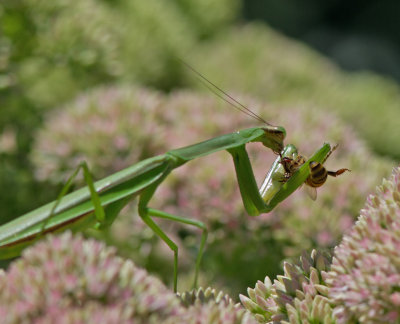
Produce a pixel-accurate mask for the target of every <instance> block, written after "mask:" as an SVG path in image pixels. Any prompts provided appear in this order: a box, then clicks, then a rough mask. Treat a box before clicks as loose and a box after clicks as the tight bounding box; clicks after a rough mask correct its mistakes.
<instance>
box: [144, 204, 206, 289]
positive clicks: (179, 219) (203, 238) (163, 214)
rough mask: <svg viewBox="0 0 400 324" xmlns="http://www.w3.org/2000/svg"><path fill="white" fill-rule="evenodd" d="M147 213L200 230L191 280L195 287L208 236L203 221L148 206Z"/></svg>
mask: <svg viewBox="0 0 400 324" xmlns="http://www.w3.org/2000/svg"><path fill="white" fill-rule="evenodd" d="M148 213H149V215H151V216H154V217H159V218H164V219H169V220H171V221H175V222H179V223H183V224H188V225H193V226H196V227H197V228H199V229H200V230H201V242H200V248H199V252H198V253H197V258H196V269H195V276H194V282H193V288H196V287H197V279H198V275H199V269H200V263H201V259H202V257H203V252H204V246H205V244H206V241H207V236H208V230H207V227H206V226H205V225H204V223H203V222H200V221H197V220H192V219H188V218H184V217H180V216H176V215H173V214H169V213H166V212H163V211H161V210H157V209H152V208H149V209H148Z"/></svg>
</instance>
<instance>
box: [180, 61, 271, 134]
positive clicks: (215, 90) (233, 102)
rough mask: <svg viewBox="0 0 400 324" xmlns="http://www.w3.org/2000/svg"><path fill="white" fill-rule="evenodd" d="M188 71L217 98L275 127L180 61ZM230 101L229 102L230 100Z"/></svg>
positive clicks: (187, 64)
mask: <svg viewBox="0 0 400 324" xmlns="http://www.w3.org/2000/svg"><path fill="white" fill-rule="evenodd" d="M179 60H180V61H181V62H182V63H183V64H184V65H185V66H186V67H187V68H188V69H190V70H191V71H192V72H194V73H195V74H196V76H197V77H198V79H199V80H200V82H201V83H202V84H203V85H204V86H205V87H207V88H208V89H209V90H210V91H211V92H212V93H214V94H215V95H216V96H217V97H219V98H221V99H222V100H224V101H225V102H227V103H228V104H230V105H231V106H233V107H234V108H236V109H237V110H239V111H241V112H242V113H244V114H246V115H247V116H250V117H252V118H254V119H255V120H258V121H259V122H262V123H264V124H266V125H268V126H273V125H271V124H270V123H268V122H267V121H266V120H265V119H264V118H262V117H261V116H259V115H257V114H256V113H255V112H254V111H252V110H250V109H249V108H247V107H246V106H245V105H243V104H242V103H241V102H239V101H238V100H236V99H235V98H233V97H232V96H231V95H230V94H229V93H227V92H225V91H224V90H222V89H221V88H220V87H218V86H217V85H216V84H215V83H213V82H211V81H210V80H208V79H207V78H206V77H205V76H204V75H203V74H201V73H200V72H199V71H197V70H196V69H195V68H194V67H193V66H191V65H190V64H189V63H187V62H185V61H184V60H182V59H179ZM227 98H228V99H229V100H228V99H227Z"/></svg>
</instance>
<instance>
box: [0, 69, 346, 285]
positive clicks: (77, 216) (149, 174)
mask: <svg viewBox="0 0 400 324" xmlns="http://www.w3.org/2000/svg"><path fill="white" fill-rule="evenodd" d="M189 68H190V69H192V70H193V68H192V67H190V66H189ZM193 71H194V72H195V73H196V74H197V75H198V76H199V77H201V78H202V79H204V80H206V81H207V82H208V84H209V85H212V86H213V87H214V89H217V90H218V91H219V92H220V94H218V93H217V95H218V96H220V97H222V96H221V93H222V94H223V95H225V96H226V97H228V98H229V99H231V100H232V101H233V102H231V101H228V100H227V99H226V98H224V97H222V99H224V100H225V101H227V102H228V103H230V104H231V105H232V106H233V107H235V108H237V109H239V110H240V111H242V112H244V113H246V114H248V115H250V116H251V117H253V118H255V119H257V120H258V121H260V122H262V123H264V126H262V127H253V128H248V129H244V130H240V131H237V132H234V133H230V134H225V135H221V136H218V137H215V138H212V139H209V140H206V141H203V142H200V143H197V144H194V145H190V146H186V147H183V148H178V149H174V150H171V151H169V152H167V153H165V154H163V155H158V156H155V157H152V158H148V159H145V160H143V161H140V162H138V163H136V164H134V165H132V166H130V167H128V168H126V169H124V170H122V171H119V172H117V173H114V174H112V175H110V176H108V177H106V178H104V179H102V180H99V181H96V182H94V181H93V179H92V175H91V173H90V171H89V168H88V165H87V164H86V163H85V162H82V163H81V164H80V165H79V166H78V168H76V170H75V171H74V172H73V173H72V175H71V176H70V178H69V179H68V180H67V182H66V184H65V186H64V187H63V189H62V190H61V192H60V194H59V196H58V198H57V199H56V200H55V201H53V202H50V203H48V204H46V205H44V206H42V207H39V208H37V209H35V210H33V211H31V212H28V213H26V214H25V215H22V216H21V217H19V218H16V219H14V220H13V221H11V222H9V223H7V224H4V225H2V226H1V227H0V259H9V258H12V257H15V256H18V255H20V253H21V251H22V250H23V249H24V248H25V247H27V246H29V245H31V244H33V243H34V242H35V241H36V240H37V239H38V238H40V237H42V236H44V235H45V234H46V233H49V232H57V231H61V230H64V229H71V230H74V231H78V230H84V229H86V228H89V227H94V228H96V229H103V228H106V227H108V226H111V224H112V223H113V221H114V220H115V218H116V217H117V216H118V214H119V212H120V211H121V209H122V208H123V207H124V206H125V205H127V204H128V203H129V202H130V201H131V200H132V199H133V198H134V197H137V196H138V198H139V201H138V213H139V215H140V217H141V218H142V220H143V221H144V222H145V223H146V224H147V225H148V226H149V227H150V228H151V229H152V230H153V231H154V233H156V234H157V235H158V236H159V237H160V238H161V239H162V240H163V241H164V242H165V243H166V244H167V245H168V247H169V248H170V249H171V250H172V251H173V254H174V279H173V280H174V283H173V285H174V291H175V292H176V291H177V282H178V246H177V245H176V244H175V243H174V242H173V241H172V240H171V239H170V238H169V237H168V236H167V235H166V233H165V232H164V231H163V230H162V229H161V228H160V227H159V226H158V225H157V223H155V222H154V220H153V218H163V219H167V220H171V221H174V222H179V223H183V224H188V225H192V226H195V227H197V228H199V229H200V230H201V233H202V234H201V241H200V246H199V250H198V253H197V258H196V263H195V278H194V286H195V287H196V285H197V280H198V274H199V268H200V263H201V259H202V256H203V252H204V247H205V244H206V240H207V234H208V232H207V228H206V226H205V225H204V224H203V223H202V222H200V221H198V220H192V219H189V218H185V217H181V216H177V215H173V214H170V213H166V212H164V211H161V210H157V209H153V208H151V207H149V202H150V200H151V198H152V197H153V195H154V193H155V191H156V189H157V187H158V186H159V185H160V184H161V183H162V182H163V181H164V180H165V178H166V177H167V176H168V175H169V173H170V172H172V171H173V170H174V169H175V168H178V167H180V166H182V165H184V164H185V163H187V162H189V161H190V160H193V159H196V158H200V157H202V156H205V155H208V154H212V153H214V152H217V151H222V150H226V151H227V152H228V153H229V154H230V155H231V156H232V159H233V163H234V166H235V172H236V176H237V182H238V185H239V189H240V194H241V197H242V200H243V205H244V207H245V209H246V212H247V213H248V214H249V215H250V216H257V215H259V214H261V213H268V212H270V211H271V210H272V209H274V208H275V207H276V206H277V205H278V204H279V203H280V202H282V201H283V200H285V199H286V198H287V197H288V196H289V195H291V194H292V193H293V192H294V191H295V190H296V189H297V188H299V187H300V186H301V185H302V184H304V183H305V182H307V183H308V180H309V179H310V177H312V169H313V168H312V167H311V166H312V165H313V164H315V163H316V164H318V165H320V166H321V167H322V164H323V163H324V162H325V160H326V159H327V158H328V157H329V155H330V153H331V152H332V149H331V146H330V145H329V144H327V143H325V144H323V145H322V147H321V148H320V149H318V150H317V151H316V152H315V153H314V154H313V156H312V157H311V158H310V159H308V160H307V161H306V160H305V159H304V160H301V159H300V158H302V157H301V155H299V153H298V151H297V149H296V147H295V146H294V145H286V146H285V145H284V139H285V136H286V131H285V129H284V128H283V127H279V126H273V125H271V124H269V123H267V122H266V121H265V120H263V119H262V118H261V117H260V116H258V115H256V114H255V113H254V112H252V111H251V110H249V109H248V108H247V107H245V106H243V105H242V104H240V103H239V102H238V101H236V100H235V99H233V98H232V97H231V96H229V95H228V94H227V93H226V92H224V91H223V90H221V89H220V88H219V87H217V86H216V85H215V84H213V83H212V82H210V81H208V80H207V79H206V78H205V77H204V76H202V75H201V74H200V73H199V72H197V71H196V70H193ZM213 92H214V91H213ZM250 142H259V143H261V144H262V145H263V146H264V147H267V148H269V149H271V150H272V152H274V154H276V155H277V158H276V160H275V162H274V163H273V164H272V166H271V168H270V170H269V172H268V174H267V176H266V178H265V180H264V182H263V184H262V186H261V187H260V188H258V187H257V183H256V180H255V177H254V174H253V170H252V166H251V163H250V160H249V157H248V154H247V152H246V144H248V143H250ZM300 160H301V162H299V161H300ZM322 169H323V170H325V169H324V168H323V167H322ZM80 170H82V172H83V176H84V180H85V183H86V186H85V187H83V188H81V189H78V190H76V191H74V192H72V193H68V191H69V189H70V187H71V184H72V183H73V181H74V179H75V177H76V175H77V174H78V172H79V171H80ZM346 170H347V169H340V170H338V171H336V172H333V171H326V170H325V173H326V174H325V175H321V174H319V177H320V178H321V177H325V180H326V175H333V176H337V175H339V174H341V173H343V172H344V171H346ZM325 180H324V181H323V182H325ZM323 182H322V183H323Z"/></svg>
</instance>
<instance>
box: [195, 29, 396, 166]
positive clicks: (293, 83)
mask: <svg viewBox="0 0 400 324" xmlns="http://www.w3.org/2000/svg"><path fill="white" fill-rule="evenodd" d="M203 57H207V58H208V59H207V60H203V59H202V58H203ZM191 61H193V62H196V66H197V68H198V69H199V70H200V71H202V73H203V74H205V75H207V76H208V77H209V78H210V79H211V80H213V82H215V83H217V84H219V85H222V86H223V87H224V88H225V89H234V90H236V91H241V92H245V93H248V94H254V95H256V96H257V97H259V98H262V99H263V100H265V101H266V102H268V103H269V104H279V103H285V104H294V105H296V103H297V102H299V101H301V102H304V103H305V102H308V103H309V105H317V106H318V107H321V108H322V109H325V110H326V111H333V112H335V113H337V114H338V115H339V116H341V117H343V118H344V120H345V121H348V122H349V123H350V124H351V125H353V126H354V127H355V129H356V130H357V131H358V132H359V133H360V134H361V136H363V137H364V138H365V139H366V140H367V141H368V142H369V144H370V145H371V147H372V148H373V149H374V151H376V152H377V153H379V154H383V155H387V156H391V157H394V158H396V159H399V158H400V146H399V145H398V139H399V138H400V127H399V120H400V88H399V86H398V84H397V83H395V82H392V81H391V80H388V79H384V78H382V77H379V76H377V75H374V74H371V73H368V72H362V73H361V72H359V73H343V72H341V71H340V70H339V69H338V68H337V67H336V66H335V65H334V64H332V62H330V61H328V60H327V59H325V58H324V57H322V56H320V55H319V54H317V53H316V52H314V51H312V50H310V49H309V48H307V47H305V46H304V45H303V44H301V43H297V42H294V41H291V40H289V39H287V38H285V37H282V35H280V34H277V33H276V32H274V31H272V30H270V29H268V28H266V26H265V25H260V24H250V25H247V26H246V27H244V28H243V27H242V28H233V29H231V30H229V31H227V32H226V33H221V34H220V35H219V37H218V38H215V39H213V40H212V41H210V42H207V43H205V44H202V46H199V48H196V51H194V52H193V54H192V55H191ZM189 73H190V72H189ZM274 122H275V123H279V124H280V125H285V120H281V119H279V117H278V118H277V119H276V120H274Z"/></svg>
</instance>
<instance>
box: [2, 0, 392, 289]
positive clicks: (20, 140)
mask: <svg viewBox="0 0 400 324" xmlns="http://www.w3.org/2000/svg"><path fill="white" fill-rule="evenodd" d="M399 9H400V4H399V3H398V2H396V1H385V2H381V1H377V0H376V1H355V2H352V3H350V4H349V3H348V2H345V1H325V2H320V1H316V0H308V1H296V0H285V1H282V0H280V1H277V0H270V1H261V0H242V1H240V0H220V1H214V0H196V1H190V0H170V1H168V2H167V1H159V0H147V1H140V0H103V1H101V0H79V1H78V0H74V1H71V0H69V1H65V0H54V1H51V2H49V1H45V0H1V1H0V109H1V112H0V185H1V186H0V204H1V206H2V212H1V214H0V215H1V216H0V223H5V222H7V221H9V220H11V219H13V218H15V217H17V216H19V215H21V214H23V213H25V212H27V211H29V210H31V209H33V208H36V207H38V206H40V205H42V204H44V203H45V202H48V201H51V200H53V199H54V198H55V197H56V195H57V192H58V191H59V190H60V189H61V187H62V183H63V181H65V179H66V178H67V177H68V176H69V175H70V174H71V172H72V171H73V170H74V168H75V167H76V166H77V164H78V163H79V162H80V161H82V160H86V161H87V162H88V163H89V165H90V166H91V168H92V171H93V174H94V176H95V178H96V179H100V178H102V177H104V176H106V175H109V174H112V173H113V172H115V171H117V170H120V169H122V168H124V167H126V166H129V165H131V164H134V163H136V162H137V161H140V160H142V159H144V158H147V157H150V156H154V155H157V154H161V153H164V152H166V151H168V150H170V149H172V148H176V147H180V146H185V145H189V144H193V143H196V142H199V141H202V140H205V139H207V138H211V137H214V136H217V135H220V134H223V133H230V132H233V131H235V130H237V129H241V128H245V127H252V126H256V125H257V123H255V121H254V120H249V118H248V117H246V116H245V115H242V114H240V113H238V112H236V111H235V110H233V109H232V107H230V106H229V105H228V104H226V103H225V102H223V101H221V100H220V99H218V98H216V97H215V96H214V95H213V94H212V93H211V92H210V91H209V90H207V89H205V88H204V87H202V85H201V84H200V83H199V82H198V80H197V79H196V76H195V75H194V74H193V73H192V72H191V71H190V70H188V69H187V68H185V67H184V66H183V65H182V64H181V63H180V62H179V61H178V60H177V58H182V59H184V60H185V61H187V62H189V63H190V64H191V65H193V66H194V67H195V68H196V69H197V70H198V71H200V72H201V73H203V74H204V75H205V76H207V78H209V79H210V80H211V81H212V82H214V83H216V84H217V85H219V86H220V87H222V88H223V89H224V90H226V91H228V92H229V93H231V94H232V95H233V96H234V97H235V98H237V99H239V100H240V101H241V102H242V103H244V104H245V105H246V106H248V107H250V108H251V109H252V110H254V111H255V112H256V113H258V114H259V115H261V116H262V117H263V118H264V119H266V120H267V121H269V122H271V123H272V124H274V125H282V126H284V127H285V128H286V131H287V133H288V139H287V143H293V144H295V145H296V146H297V147H298V148H299V149H300V151H301V152H302V154H304V155H306V156H307V155H311V154H312V153H313V152H314V151H315V150H316V149H317V148H319V147H320V146H321V144H322V143H323V142H325V141H328V142H331V143H338V144H339V149H338V150H337V151H336V152H335V153H334V154H333V155H332V157H331V158H330V159H329V160H328V161H327V163H326V166H327V168H329V169H332V170H336V169H339V168H349V169H351V170H352V172H351V173H349V174H345V175H343V176H341V177H339V178H337V179H329V181H328V182H327V184H326V185H324V186H323V187H322V188H321V189H319V192H318V199H317V201H316V202H312V201H311V200H310V199H309V198H308V197H307V196H306V195H304V194H303V192H302V190H298V191H297V192H296V193H295V194H293V196H292V197H290V198H289V199H287V200H286V201H285V202H284V203H282V204H281V205H280V206H278V208H277V209H276V210H275V211H273V212H272V213H270V214H267V215H262V216H260V217H257V218H249V217H248V216H247V215H246V214H245V212H244V208H243V206H242V203H241V199H240V196H239V193H238V189H237V184H236V181H235V178H234V170H233V165H232V162H231V161H230V159H229V156H228V154H227V153H226V152H221V153H218V154H215V155H212V156H210V157H207V158H202V159H198V160H196V161H193V162H191V163H189V164H187V165H186V166H185V167H183V168H181V169H179V170H177V172H175V173H174V174H173V175H172V176H171V177H169V178H168V181H166V183H165V184H164V185H162V186H161V187H160V188H159V190H158V191H157V192H156V196H155V198H154V202H153V203H152V207H157V208H160V209H163V210H166V211H169V212H172V213H176V214H177V215H182V216H187V217H192V218H197V219H200V220H202V221H203V222H205V223H206V224H207V226H208V228H209V229H210V237H209V240H208V245H207V248H206V253H205V256H204V261H203V263H202V274H201V283H202V285H205V286H207V285H212V286H214V287H219V288H222V289H224V290H225V291H226V292H229V293H231V294H232V295H233V296H234V297H235V294H237V293H238V292H242V293H243V292H244V291H245V289H246V287H248V286H254V283H255V281H256V280H258V279H260V280H262V279H263V278H264V276H266V275H269V276H275V275H276V274H279V273H282V270H281V269H282V262H283V260H287V259H293V258H294V259H297V258H298V257H299V255H300V254H301V253H302V251H311V249H312V248H315V247H318V248H321V249H331V248H332V247H333V246H335V245H336V244H337V242H338V241H339V240H340V238H341V236H342V235H343V233H344V231H346V230H348V229H349V227H350V226H351V224H352V223H353V222H354V220H355V219H356V217H357V216H358V213H359V210H360V208H362V206H363V204H364V202H365V199H366V197H367V195H368V194H369V193H372V192H373V190H374V188H375V186H376V185H378V184H380V183H381V180H382V178H383V177H387V176H388V175H389V174H390V173H391V169H392V167H393V166H395V165H397V164H398V160H399V158H400V145H398V138H399V137H400V121H399V120H400V119H399V115H400V101H399V99H400V96H399V95H400V92H399V89H400V88H399V85H398V81H399V79H400V64H399V62H400V40H399V37H400V36H399V33H398V30H399V24H400V22H399V21H400V19H398V18H399V12H400V11H399ZM249 151H250V155H251V159H252V161H253V162H254V168H255V173H256V176H257V179H258V182H259V183H261V182H262V180H263V177H264V176H265V174H266V173H267V171H268V168H269V166H270V164H271V163H272V161H273V159H274V156H273V155H272V154H271V152H269V151H265V150H264V148H263V147H262V146H260V145H257V144H254V145H253V144H252V145H249ZM79 185H82V182H81V183H80V184H79V183H78V184H77V185H76V187H78V186H79ZM161 223H162V224H161V226H162V227H163V229H165V230H166V231H167V232H168V234H169V235H170V236H171V237H172V238H173V239H174V240H175V241H176V242H177V243H178V244H179V246H180V247H181V249H180V256H181V257H180V277H179V280H180V282H179V290H184V289H189V288H190V285H191V280H192V277H193V269H194V260H195V256H196V252H197V249H198V246H199V238H200V235H199V234H200V233H199V232H198V231H197V230H196V229H193V228H190V227H187V226H178V225H176V224H171V223H168V222H165V223H164V222H161ZM91 234H92V235H96V236H98V237H99V234H98V233H93V232H92V233H91ZM101 236H102V238H103V239H105V240H106V241H107V242H108V243H109V244H112V245H115V246H117V247H118V249H119V252H120V254H121V255H124V256H126V257H130V258H132V259H133V260H134V261H135V262H136V263H138V264H139V265H142V266H144V267H146V268H147V269H148V270H150V271H151V272H153V273H157V274H158V275H159V276H161V277H162V278H163V280H164V281H165V282H169V283H170V282H171V280H172V253H171V252H170V251H168V250H167V248H166V247H165V246H164V244H163V243H162V242H161V243H160V242H159V240H158V239H157V237H155V235H154V234H153V233H152V232H151V231H150V230H149V229H147V228H146V227H145V226H144V225H143V224H142V223H141V221H140V219H139V217H138V216H137V213H136V210H135V202H133V203H132V204H131V205H130V207H129V208H126V209H125V210H124V211H123V213H122V215H121V216H120V217H118V219H117V220H116V222H115V224H114V226H113V227H112V228H111V229H110V230H109V231H107V232H105V233H103V234H101Z"/></svg>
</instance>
